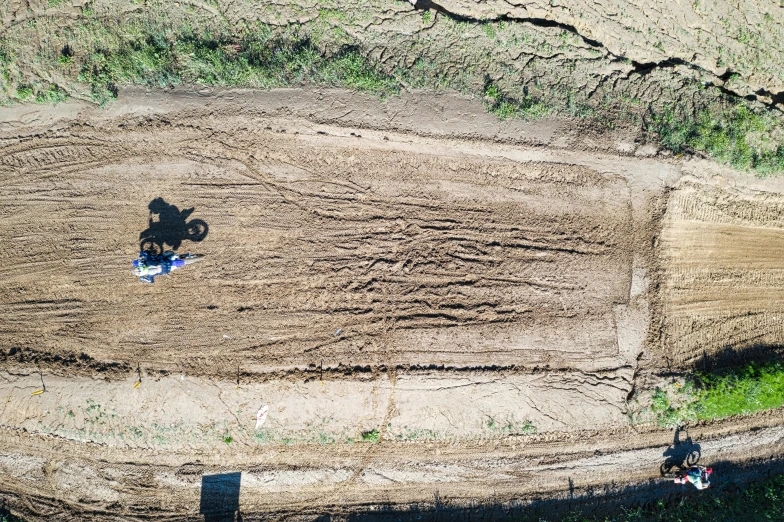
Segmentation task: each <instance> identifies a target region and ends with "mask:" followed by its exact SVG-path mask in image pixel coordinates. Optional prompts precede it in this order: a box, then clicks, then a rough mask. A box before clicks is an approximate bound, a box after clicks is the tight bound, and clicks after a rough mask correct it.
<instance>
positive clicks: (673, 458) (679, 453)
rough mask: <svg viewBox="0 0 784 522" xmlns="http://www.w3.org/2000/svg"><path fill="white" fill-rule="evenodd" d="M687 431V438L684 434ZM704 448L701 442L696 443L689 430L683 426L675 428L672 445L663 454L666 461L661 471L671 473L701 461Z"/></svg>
mask: <svg viewBox="0 0 784 522" xmlns="http://www.w3.org/2000/svg"><path fill="white" fill-rule="evenodd" d="M684 433H685V438H682V434H684ZM701 456H702V450H701V448H700V445H699V444H695V443H694V441H692V440H691V437H689V432H688V431H686V430H685V429H683V428H678V429H676V430H675V436H674V437H673V441H672V446H670V447H669V448H667V449H666V450H665V452H664V453H663V454H662V457H665V461H664V462H663V463H662V465H661V468H660V471H661V474H662V475H664V474H665V473H670V472H672V471H676V470H682V469H687V468H690V467H691V466H694V465H696V464H697V463H698V462H699V461H700V457H701Z"/></svg>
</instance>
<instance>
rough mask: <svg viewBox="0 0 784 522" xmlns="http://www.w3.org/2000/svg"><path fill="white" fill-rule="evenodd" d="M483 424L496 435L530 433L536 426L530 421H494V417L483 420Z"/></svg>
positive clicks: (534, 430) (532, 432)
mask: <svg viewBox="0 0 784 522" xmlns="http://www.w3.org/2000/svg"><path fill="white" fill-rule="evenodd" d="M485 426H486V427H487V429H488V430H490V431H491V432H493V433H495V434H498V435H501V436H503V435H531V434H534V433H536V432H537V430H536V426H534V424H533V422H531V421H528V420H527V421H524V422H517V421H511V422H507V423H499V422H496V420H495V419H493V418H492V417H490V418H489V419H487V421H486V422H485Z"/></svg>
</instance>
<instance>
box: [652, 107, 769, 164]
mask: <svg viewBox="0 0 784 522" xmlns="http://www.w3.org/2000/svg"><path fill="white" fill-rule="evenodd" d="M774 126H775V123H774V122H773V121H771V120H770V119H769V118H766V117H765V116H761V115H759V114H757V113H755V112H752V111H751V110H749V109H748V108H747V107H746V106H745V105H743V104H741V103H738V104H736V105H733V106H731V107H728V108H726V109H724V110H722V111H720V112H711V111H708V110H704V111H702V112H701V113H699V114H697V115H696V117H695V116H692V115H689V114H683V113H679V112H678V111H676V110H675V109H674V108H673V107H668V108H666V109H665V110H664V111H663V112H661V113H655V114H653V115H652V116H651V122H650V125H649V129H650V130H652V131H654V132H656V133H658V134H659V136H660V139H661V143H662V145H664V146H666V147H667V148H668V149H670V150H672V151H673V152H675V153H682V152H684V151H687V150H688V149H693V150H696V151H702V152H706V153H707V154H708V155H710V156H711V157H712V158H714V159H715V160H717V161H720V162H722V163H728V164H730V165H732V166H733V167H735V168H737V169H741V170H747V169H750V170H754V171H756V172H758V173H760V174H768V173H771V172H781V171H782V170H784V143H779V142H777V141H774V140H772V139H771V138H770V137H769V134H770V133H769V132H767V131H769V130H770V129H771V128H772V127H774Z"/></svg>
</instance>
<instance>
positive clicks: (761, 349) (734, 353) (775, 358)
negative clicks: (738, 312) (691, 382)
mask: <svg viewBox="0 0 784 522" xmlns="http://www.w3.org/2000/svg"><path fill="white" fill-rule="evenodd" d="M775 362H784V346H782V345H771V344H755V345H752V346H747V347H744V348H736V347H732V346H728V347H726V348H724V349H723V350H720V351H718V352H717V353H714V354H711V355H709V354H708V353H707V352H703V353H702V357H700V358H699V359H698V360H696V361H694V364H693V366H694V369H695V370H698V371H702V372H707V373H719V374H720V373H722V372H723V371H725V370H730V369H732V368H737V367H738V366H746V365H748V364H751V363H756V364H767V363H775Z"/></svg>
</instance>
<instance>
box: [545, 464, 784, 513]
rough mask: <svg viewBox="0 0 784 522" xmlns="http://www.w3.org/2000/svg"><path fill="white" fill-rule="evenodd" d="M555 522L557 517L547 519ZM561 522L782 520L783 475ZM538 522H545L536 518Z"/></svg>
mask: <svg viewBox="0 0 784 522" xmlns="http://www.w3.org/2000/svg"><path fill="white" fill-rule="evenodd" d="M550 520H552V522H555V520H556V519H550ZM561 520H562V522H687V521H693V520H710V521H711V522H737V521H739V520H748V521H755V522H756V521H766V520H769V521H774V520H784V475H776V476H774V477H771V478H769V479H766V480H762V481H759V482H755V483H752V484H748V485H745V486H743V487H742V488H739V487H736V486H734V485H728V486H726V487H723V488H722V487H721V486H720V487H718V488H715V489H713V488H711V489H709V490H707V491H701V492H700V494H699V495H695V496H690V497H685V498H682V499H680V500H676V501H672V502H664V501H662V500H659V501H658V502H656V503H655V504H654V505H650V506H646V507H640V508H636V509H625V510H621V511H620V512H619V513H618V514H615V515H613V516H611V517H585V516H582V515H580V514H571V515H568V516H566V517H563V518H561ZM538 522H548V519H545V518H539V519H538Z"/></svg>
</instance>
